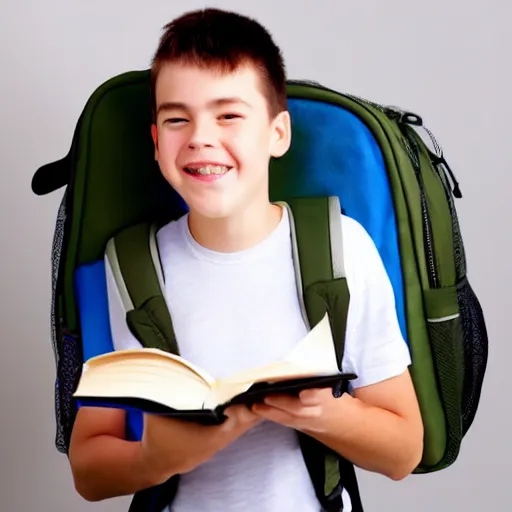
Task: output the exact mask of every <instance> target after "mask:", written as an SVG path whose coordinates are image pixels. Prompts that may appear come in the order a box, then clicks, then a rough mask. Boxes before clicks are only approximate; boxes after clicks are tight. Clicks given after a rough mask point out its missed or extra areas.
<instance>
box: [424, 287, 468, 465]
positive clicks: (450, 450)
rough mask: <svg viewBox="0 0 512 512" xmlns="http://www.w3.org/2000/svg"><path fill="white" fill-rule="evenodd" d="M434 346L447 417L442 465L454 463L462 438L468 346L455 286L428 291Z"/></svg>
mask: <svg viewBox="0 0 512 512" xmlns="http://www.w3.org/2000/svg"><path fill="white" fill-rule="evenodd" d="M425 308H426V314H427V325H428V333H429V338H430V348H431V351H432V358H433V363H434V369H435V372H436V379H437V383H438V388H439V394H440V398H441V401H442V404H443V409H444V413H445V419H446V449H445V454H444V457H443V459H442V460H441V461H440V462H439V465H442V466H447V465H450V464H451V463H452V462H453V461H454V460H455V459H456V458H457V455H458V452H459V447H460V443H461V441H462V429H461V415H462V408H461V407H462V390H463V385H464V364H465V363H464V347H463V329H462V321H461V315H460V312H459V305H458V297H457V290H456V288H455V287H445V288H436V289H431V290H428V291H427V292H425Z"/></svg>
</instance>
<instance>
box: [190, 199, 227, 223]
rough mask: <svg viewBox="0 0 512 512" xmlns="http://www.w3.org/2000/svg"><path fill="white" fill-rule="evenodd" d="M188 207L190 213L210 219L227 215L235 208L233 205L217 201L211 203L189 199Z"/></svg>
mask: <svg viewBox="0 0 512 512" xmlns="http://www.w3.org/2000/svg"><path fill="white" fill-rule="evenodd" d="M188 207H189V209H190V213H191V214H192V215H195V216H197V217H203V218H205V219H212V220H214V219H223V218H226V217H229V216H230V215H232V214H233V213H234V210H235V208H234V205H228V204H219V202H216V203H214V204H213V203H208V202H204V201H201V202H199V201H190V202H189V203H188Z"/></svg>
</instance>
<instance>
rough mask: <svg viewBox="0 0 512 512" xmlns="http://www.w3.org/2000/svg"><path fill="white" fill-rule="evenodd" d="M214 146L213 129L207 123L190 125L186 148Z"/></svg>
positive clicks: (201, 122) (197, 122)
mask: <svg viewBox="0 0 512 512" xmlns="http://www.w3.org/2000/svg"><path fill="white" fill-rule="evenodd" d="M214 145H215V128H214V127H213V126H211V124H209V123H208V122H207V121H195V122H194V123H193V125H192V130H191V133H190V139H189V142H188V147H189V148H190V149H198V148H204V147H210V148H211V147H213V146H214Z"/></svg>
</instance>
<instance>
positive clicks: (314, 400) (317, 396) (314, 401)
mask: <svg viewBox="0 0 512 512" xmlns="http://www.w3.org/2000/svg"><path fill="white" fill-rule="evenodd" d="M324 391H325V390H319V389H305V390H303V391H301V392H300V393H299V399H300V401H301V403H302V405H320V404H321V403H322V402H323V400H324Z"/></svg>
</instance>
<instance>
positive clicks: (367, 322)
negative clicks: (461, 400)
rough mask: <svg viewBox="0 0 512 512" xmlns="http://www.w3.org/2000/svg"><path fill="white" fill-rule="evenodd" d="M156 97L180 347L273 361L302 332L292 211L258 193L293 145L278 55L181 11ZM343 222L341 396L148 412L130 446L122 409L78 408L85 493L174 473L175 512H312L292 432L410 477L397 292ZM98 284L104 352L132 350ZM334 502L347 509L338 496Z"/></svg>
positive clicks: (111, 492) (242, 24)
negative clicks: (177, 202) (110, 344)
mask: <svg viewBox="0 0 512 512" xmlns="http://www.w3.org/2000/svg"><path fill="white" fill-rule="evenodd" d="M152 97H153V110H154V112H153V114H154V124H153V126H152V128H151V134H152V137H153V141H154V146H155V158H156V159H157V161H158V163H159V166H160V169H161V172H162V173H163V175H164V177H165V178H166V179H167V181H168V182H169V183H170V185H171V186H172V187H174V189H175V190H177V192H178V193H179V194H180V195H181V196H182V197H183V199H184V200H185V201H186V203H187V204H188V207H189V213H188V214H186V215H184V216H183V217H181V218H180V219H179V220H177V221H175V222H171V223H169V224H168V225H166V226H164V227H163V228H162V229H161V230H160V231H159V233H158V245H159V250H160V255H161V259H162V264H163V268H164V273H165V279H166V299H167V301H168V305H169V308H170V312H171V317H172V319H173V324H174V329H175V333H176V338H177V340H178V343H179V347H180V352H181V354H182V355H183V356H184V357H185V358H187V359H189V360H191V361H193V362H195V363H197V364H198V365H200V366H202V367H204V368H206V369H207V370H208V371H209V372H210V373H211V374H212V375H213V376H214V377H222V376H224V375H226V374H230V373H234V372H235V371H241V370H243V369H246V368H248V367H251V366H255V365H259V364H264V363H266V362H269V361H271V360H273V359H276V358H279V357H281V356H282V355H284V354H286V353H288V352H289V351H290V350H291V349H292V348H293V346H294V344H295V343H297V341H299V340H300V339H301V338H302V337H303V336H304V335H305V333H306V326H305V325H304V322H303V319H302V315H301V310H300V306H299V302H298V297H297V291H296V285H295V274H294V268H293V262H292V251H291V240H290V228H289V224H288V218H287V212H286V210H284V209H282V208H281V207H279V206H277V205H274V204H271V203H270V201H269V193H268V168H269V159H270V158H272V157H280V156H282V155H283V154H285V153H286V151H287V150H288V148H289V146H290V141H291V126H290V116H289V113H288V111H287V104H286V82H285V71H284V65H283V62H282V59H281V54H280V51H279V49H278V48H277V47H276V46H275V44H274V42H273V41H272V39H271V37H270V35H269V34H268V33H267V31H266V30H265V29H264V28H263V27H261V26H260V25H259V24H258V23H256V22H255V21H253V20H250V19H247V18H245V17H242V16H240V15H237V14H234V13H227V12H223V11H220V10H215V9H208V10H204V11H198V12H193V13H189V14H187V15H184V16H182V17H181V18H178V19H176V20H174V21H173V22H172V23H170V24H169V25H167V26H166V31H165V33H164V35H163V37H162V39H161V41H160V45H159V48H158V50H157V52H156V55H155V58H154V61H153V65H152ZM342 226H343V243H344V255H345V267H346V272H347V280H348V285H349V287H350V293H351V303H350V310H349V316H348V320H347V337H346V345H345V356H344V361H343V364H344V370H346V371H353V372H355V373H356V374H357V375H358V376H359V377H358V379H357V380H356V381H355V382H353V386H352V388H351V392H350V393H345V394H344V395H343V396H342V397H341V398H338V399H335V398H334V397H333V396H332V393H331V392H330V391H329V390H310V391H307V392H304V393H302V394H301V395H300V397H299V398H290V397H274V398H273V399H269V400H268V401H267V403H265V404H261V405H256V406H254V407H253V408H252V409H251V410H249V409H247V408H244V407H232V408H230V409H229V410H228V411H227V414H228V420H227V421H226V422H225V423H224V424H223V425H221V426H215V427H211V426H210V427H205V426H200V425H196V424H190V423H182V422H180V421H177V420H173V419H168V418H161V417H153V416H145V418H144V434H143V438H142V440H141V441H140V442H133V441H128V440H126V439H125V437H124V436H125V428H124V427H125V416H124V413H123V411H121V410H111V409H96V408H82V409H80V410H79V412H78V416H77V418H76V423H75V426H74V430H73V435H72V440H71V448H70V464H71V467H72V471H73V475H74V480H75V485H76V488H77V490H78V492H79V493H80V494H81V495H82V496H83V497H84V498H85V499H87V500H94V501H97V500H102V499H106V498H110V497H114V496H120V495H127V494H132V493H135V492H137V491H139V490H141V489H144V488H148V487H152V486H155V485H157V484H160V483H162V482H165V481H167V480H168V479H169V478H170V477H172V476H173V475H176V474H179V475H181V477H180V484H179V488H178V492H177V495H176V496H175V498H174V500H173V502H172V505H170V509H171V508H172V510H173V511H176V512H182V511H199V510H201V511H205V512H206V511H220V510H222V511H235V510H236V511H244V512H251V511H258V512H265V511H280V512H282V511H288V510H289V511H299V510H300V511H301V512H309V511H311V512H318V511H319V510H320V509H321V507H320V504H319V502H318V500H317V498H316V496H315V493H314V491H313V487H312V483H311V479H310V477H309V475H308V473H307V470H306V467H305V465H304V461H303V458H302V455H301V452H300V448H299V445H298V439H297V432H296V431H300V432H303V433H305V434H307V435H310V436H312V437H314V438H316V439H317V440H319V441H320V442H322V443H324V444H326V445H328V446H329V447H331V448H332V449H334V450H336V451H337V452H339V453H340V454H341V455H342V456H344V457H345V458H347V459H348V460H350V461H351V462H353V463H354V464H355V465H357V466H359V467H362V468H365V469H367V470H370V471H375V472H379V473H381V474H383V475H386V476H388V477H389V478H392V479H396V480H398V479H401V478H404V477H405V476H406V475H408V474H409V473H410V472H411V471H412V470H413V469H414V468H415V466H416V465H417V464H418V462H419V460H420V457H421V453H422V436H423V431H422V423H421V417H420V413H419V408H418V404H417V401H416V397H415V393H414V389H413V386H412V383H411V379H410V376H409V373H408V365H409V364H410V360H409V354H408V351H407V348H406V345H405V343H404V342H403V340H402V338H401V334H400V330H399V326H398V321H397V318H396V313H395V308H394V298H393V292H392V288H391V285H390V282H389V280H388V278H387V275H386V273H385V269H384V267H383V265H382V262H381V260H380V259H379V255H378V252H377V250H376V248H375V246H374V245H373V242H372V240H371V239H370V238H369V236H368V234H367V233H366V231H364V229H363V228H362V226H360V225H359V224H358V223H357V222H355V221H354V220H352V219H349V218H347V217H345V216H342ZM107 283H108V289H109V307H110V316H111V325H112V335H113V339H114V345H115V348H116V349H119V348H127V347H140V344H139V342H138V341H137V340H136V339H135V338H134V337H133V335H132V334H131V333H130V331H129V330H128V328H127V325H126V322H125V319H124V314H123V310H122V307H121V304H120V302H119V297H118V296H117V295H116V292H115V289H114V288H113V286H112V274H111V269H110V267H109V266H108V262H107ZM343 501H344V510H350V497H349V496H347V495H346V492H345V495H344V496H343Z"/></svg>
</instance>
